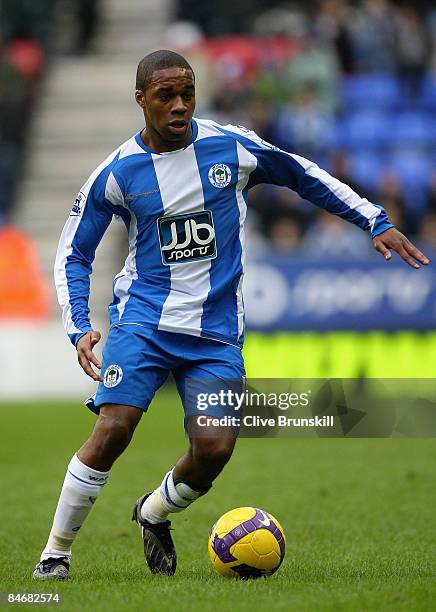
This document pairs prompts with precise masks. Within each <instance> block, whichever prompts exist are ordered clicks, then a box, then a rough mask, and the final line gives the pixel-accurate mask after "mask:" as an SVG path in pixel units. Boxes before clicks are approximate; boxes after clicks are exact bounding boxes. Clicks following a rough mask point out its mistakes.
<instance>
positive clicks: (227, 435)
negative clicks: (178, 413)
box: [134, 334, 245, 556]
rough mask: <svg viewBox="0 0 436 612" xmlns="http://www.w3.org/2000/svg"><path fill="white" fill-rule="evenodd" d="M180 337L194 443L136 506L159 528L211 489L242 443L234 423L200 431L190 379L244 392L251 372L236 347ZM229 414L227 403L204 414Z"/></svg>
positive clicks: (180, 376)
mask: <svg viewBox="0 0 436 612" xmlns="http://www.w3.org/2000/svg"><path fill="white" fill-rule="evenodd" d="M178 336H179V338H178V341H179V342H180V343H182V342H183V349H184V356H185V359H186V360H187V362H188V364H187V365H186V366H184V367H183V368H181V369H178V370H175V371H174V375H175V378H176V382H177V385H178V388H179V392H180V395H181V397H182V400H183V403H184V408H185V414H186V421H185V425H186V426H187V431H188V433H189V437H190V445H189V448H188V450H187V452H186V453H185V454H184V455H183V456H182V457H181V458H180V459H179V461H178V462H177V464H176V465H175V467H174V468H173V469H171V470H170V471H169V472H168V473H167V474H166V475H165V476H164V478H163V480H162V483H161V484H160V486H159V487H157V488H156V489H155V490H154V491H152V492H151V493H148V494H145V495H143V496H142V497H141V498H140V499H139V500H138V501H137V503H136V505H135V507H134V518H135V519H136V520H137V521H138V522H141V521H142V524H143V525H155V526H156V527H158V526H159V525H166V526H167V527H168V526H169V521H168V518H167V517H168V515H169V514H171V513H177V512H181V511H182V510H184V509H186V508H187V507H188V506H190V505H191V504H192V503H193V502H194V501H195V500H196V499H198V498H199V497H201V496H202V495H204V494H205V493H207V491H208V490H209V489H210V487H211V485H212V482H213V480H214V479H215V478H216V477H217V476H218V474H219V473H220V472H221V470H222V469H223V467H224V466H225V464H226V463H227V462H228V460H229V459H230V457H231V455H232V452H233V449H234V446H235V441H236V435H237V430H236V429H235V428H234V427H221V428H218V427H213V431H211V432H210V435H208V428H207V427H201V428H200V427H198V428H197V429H195V422H196V419H197V417H198V414H197V415H195V414H193V413H192V410H191V409H192V406H190V404H191V402H188V401H187V397H186V396H187V393H186V392H185V391H186V389H185V381H186V380H187V379H192V380H200V381H201V382H200V387H201V388H202V389H203V388H206V389H207V387H208V382H209V383H210V382H211V381H212V386H213V387H214V390H215V387H216V383H217V382H218V386H219V387H220V388H223V390H226V389H227V388H228V386H229V384H230V385H231V386H232V387H233V386H234V384H235V382H236V383H237V386H238V387H239V390H242V388H243V379H244V375H245V371H244V366H243V360H242V356H241V352H240V351H239V349H237V348H236V347H232V346H229V345H225V344H222V343H218V342H213V341H206V340H204V339H200V340H199V339H191V340H182V339H180V335H179V334H178ZM189 342H191V343H192V344H194V343H195V350H194V349H193V354H192V360H191V361H189V358H190V356H191V355H190V353H189V351H188V348H187V345H188V344H189ZM223 414H224V409H223V407H222V406H215V407H214V408H211V407H209V408H208V409H207V410H206V411H205V412H202V415H203V416H215V417H221V416H223ZM192 421H194V423H193V422H192ZM193 425H194V427H193ZM197 434H198V435H197ZM146 556H147V555H146Z"/></svg>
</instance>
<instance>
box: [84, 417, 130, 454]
mask: <svg viewBox="0 0 436 612" xmlns="http://www.w3.org/2000/svg"><path fill="white" fill-rule="evenodd" d="M132 435H133V429H132V427H131V426H130V424H129V423H128V421H126V420H125V419H122V418H119V417H108V416H104V417H102V416H100V417H99V421H98V423H97V427H96V428H95V436H93V437H94V438H95V443H96V444H97V446H99V448H100V450H101V451H102V452H111V451H113V452H115V453H117V452H122V451H123V450H124V449H125V448H126V447H127V446H128V444H129V442H130V440H131V439H132Z"/></svg>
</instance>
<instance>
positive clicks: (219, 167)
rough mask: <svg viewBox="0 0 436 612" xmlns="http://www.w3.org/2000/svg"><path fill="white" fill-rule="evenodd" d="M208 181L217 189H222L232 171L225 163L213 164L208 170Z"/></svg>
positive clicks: (227, 182) (225, 185) (229, 179)
mask: <svg viewBox="0 0 436 612" xmlns="http://www.w3.org/2000/svg"><path fill="white" fill-rule="evenodd" d="M208 177H209V181H210V182H211V183H212V185H213V186H214V187H216V188H217V189H223V188H224V187H227V185H228V184H229V183H230V181H231V180H232V171H231V170H230V168H229V166H228V165H227V164H215V165H213V166H212V168H211V169H210V170H209V174H208Z"/></svg>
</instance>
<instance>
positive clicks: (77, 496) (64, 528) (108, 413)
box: [34, 404, 143, 579]
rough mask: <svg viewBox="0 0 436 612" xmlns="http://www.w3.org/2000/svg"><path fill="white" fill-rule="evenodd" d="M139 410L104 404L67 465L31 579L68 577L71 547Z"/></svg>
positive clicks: (130, 430)
mask: <svg viewBox="0 0 436 612" xmlns="http://www.w3.org/2000/svg"><path fill="white" fill-rule="evenodd" d="M142 412H143V411H142V410H140V409H138V408H136V407H133V406H123V405H118V404H105V405H103V406H102V407H101V408H100V414H99V417H98V419H97V422H96V424H95V427H94V429H93V431H92V433H91V436H90V437H89V438H88V440H87V441H86V442H85V444H84V445H83V446H82V447H81V448H80V449H79V450H78V451H77V453H75V454H74V455H73V457H72V459H71V461H70V463H69V465H68V469H67V473H66V475H65V479H64V482H63V486H62V489H61V493H60V496H59V501H58V504H57V507H56V512H55V515H54V519H53V525H52V528H51V530H50V534H49V537H48V541H47V544H46V546H45V548H44V550H43V552H42V554H41V557H40V563H39V564H38V565H37V567H36V568H35V571H34V578H37V579H38V578H40V579H50V578H57V579H63V578H66V577H67V576H68V569H69V562H70V558H71V546H72V544H73V542H74V540H75V538H76V536H77V534H78V532H79V530H80V528H81V527H82V525H83V523H84V521H85V519H86V518H87V516H88V514H89V512H90V510H91V508H92V507H93V505H94V503H95V500H96V499H97V497H98V496H99V494H100V493H101V491H102V489H103V487H104V486H105V484H106V483H107V481H108V478H109V473H110V469H111V467H112V464H113V463H114V461H115V460H116V459H117V458H118V457H119V456H120V455H121V453H122V452H123V451H124V450H125V448H126V447H127V446H128V444H129V442H130V440H131V439H132V435H133V432H134V431H135V428H136V426H137V424H138V423H139V421H140V419H141V416H142Z"/></svg>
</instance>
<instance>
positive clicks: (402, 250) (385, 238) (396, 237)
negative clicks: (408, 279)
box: [372, 227, 430, 269]
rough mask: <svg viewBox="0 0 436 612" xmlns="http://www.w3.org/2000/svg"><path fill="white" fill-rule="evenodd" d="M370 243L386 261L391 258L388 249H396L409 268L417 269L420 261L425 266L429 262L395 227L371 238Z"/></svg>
mask: <svg viewBox="0 0 436 612" xmlns="http://www.w3.org/2000/svg"><path fill="white" fill-rule="evenodd" d="M372 244H373V245H374V248H375V249H376V250H377V251H378V252H379V253H381V254H382V255H383V257H384V258H385V259H386V261H389V260H390V259H392V253H391V251H390V249H392V250H393V251H396V252H397V253H398V255H399V256H400V257H401V258H402V259H404V261H405V262H406V263H407V264H409V266H410V267H411V268H415V269H418V268H419V267H420V265H419V264H420V263H421V264H424V265H425V266H426V265H427V264H428V263H430V260H429V259H428V258H427V257H426V256H425V255H424V254H423V253H421V251H419V250H418V249H417V248H416V246H415V245H414V244H412V243H411V242H410V240H409V239H408V238H406V236H404V234H402V233H401V232H399V231H398V230H397V229H395V227H391V228H389V229H388V230H386V231H385V232H383V233H382V234H379V235H378V236H376V237H375V238H373V240H372ZM417 262H419V263H417Z"/></svg>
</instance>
